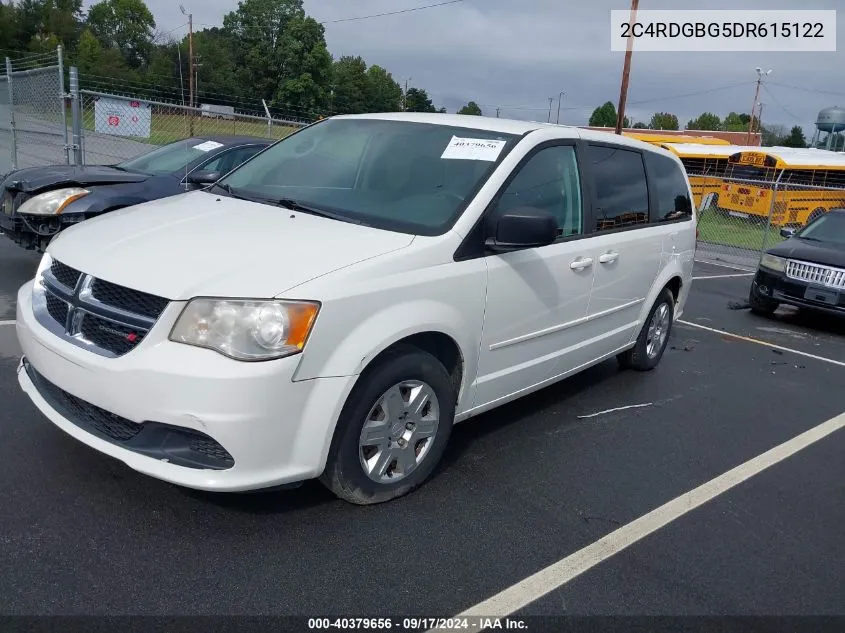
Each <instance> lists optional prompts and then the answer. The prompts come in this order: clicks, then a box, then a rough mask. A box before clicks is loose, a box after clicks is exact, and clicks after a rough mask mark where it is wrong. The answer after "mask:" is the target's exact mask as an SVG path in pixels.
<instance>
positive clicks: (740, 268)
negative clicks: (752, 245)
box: [693, 259, 749, 270]
mask: <svg viewBox="0 0 845 633" xmlns="http://www.w3.org/2000/svg"><path fill="white" fill-rule="evenodd" d="M693 261H695V263H697V264H705V265H707V266H719V267H720V268H730V269H731V270H749V267H748V266H736V265H731V264H717V263H716V262H711V261H709V260H707V259H696V260H693Z"/></svg>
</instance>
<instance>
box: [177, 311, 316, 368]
mask: <svg viewBox="0 0 845 633" xmlns="http://www.w3.org/2000/svg"><path fill="white" fill-rule="evenodd" d="M319 309H320V306H319V304H318V303H314V302H308V301H276V300H268V301H243V300H238V299H192V300H191V301H190V302H189V303H188V305H187V306H185V309H184V310H183V311H182V314H181V315H179V319H178V320H177V321H176V324H175V325H174V326H173V330H172V331H171V332H170V340H171V341H174V342H176V343H185V344H186V345H196V346H197V347H205V348H207V349H211V350H214V351H216V352H219V353H221V354H223V355H224V356H228V357H230V358H234V359H237V360H270V359H274V358H282V357H284V356H290V355H292V354H296V353H298V352H300V351H302V348H303V347H305V342H306V341H307V340H308V335H309V334H310V333H311V328H312V327H313V325H314V320H315V319H316V318H317V312H318V311H319Z"/></svg>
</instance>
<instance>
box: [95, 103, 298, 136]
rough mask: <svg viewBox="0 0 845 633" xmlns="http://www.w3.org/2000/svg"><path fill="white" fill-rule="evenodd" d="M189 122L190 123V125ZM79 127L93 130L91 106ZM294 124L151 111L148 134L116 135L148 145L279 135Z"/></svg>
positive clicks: (287, 130)
mask: <svg viewBox="0 0 845 633" xmlns="http://www.w3.org/2000/svg"><path fill="white" fill-rule="evenodd" d="M192 124H193V125H192ZM82 127H83V129H85V130H88V131H93V130H94V109H93V107H92V108H86V109H85V112H84V114H83V117H82ZM296 129H297V128H295V127H289V126H281V125H277V124H274V125H272V126H271V127H268V126H267V123H266V122H263V121H257V120H251V119H238V118H235V119H232V120H226V119H217V118H211V117H200V116H195V117H193V120H191V119H190V118H189V117H186V116H184V115H179V114H160V113H157V112H154V113H153V114H152V119H151V122H150V136H149V137H139V136H120V137H116V138H125V139H128V140H132V141H138V142H140V143H149V144H151V145H166V144H167V143H173V142H175V141H181V140H182V139H186V138H190V137H192V136H231V135H235V136H257V137H260V138H273V139H276V140H278V139H282V138H284V137H286V136H287V135H288V134H290V133H291V132H293V131H295V130H296Z"/></svg>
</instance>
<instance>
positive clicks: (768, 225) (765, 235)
mask: <svg viewBox="0 0 845 633" xmlns="http://www.w3.org/2000/svg"><path fill="white" fill-rule="evenodd" d="M781 178H783V169H781V170H780V174H778V179H777V180H776V181H775V187H774V189H773V190H772V202H771V203H770V204H769V217H768V218H766V230H765V231H764V232H763V243H762V244H761V245H760V257H759V258H758V259H757V267H758V268H759V267H760V262H761V261H763V253H765V252H766V244H767V243H768V241H769V231H770V230H771V227H772V215H773V214H774V212H775V204H777V199H778V188H779V187H780V179H781Z"/></svg>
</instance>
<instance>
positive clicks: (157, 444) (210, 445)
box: [23, 358, 235, 470]
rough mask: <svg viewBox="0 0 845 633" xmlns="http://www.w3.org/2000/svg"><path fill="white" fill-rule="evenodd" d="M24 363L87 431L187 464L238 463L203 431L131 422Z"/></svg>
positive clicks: (54, 402) (53, 402) (45, 392)
mask: <svg viewBox="0 0 845 633" xmlns="http://www.w3.org/2000/svg"><path fill="white" fill-rule="evenodd" d="M23 364H24V368H25V370H26V373H27V375H28V376H29V378H30V380H31V381H32V384H33V385H34V386H35V388H36V390H37V391H38V393H39V394H41V397H42V398H44V400H46V401H47V404H49V405H50V406H51V407H52V408H53V409H55V411H56V412H57V413H59V414H60V415H61V416H62V417H64V418H65V419H66V420H67V421H68V422H70V423H71V424H73V425H74V426H77V427H79V428H80V429H82V430H83V431H86V432H87V433H90V434H92V435H95V436H97V437H99V438H100V439H102V440H105V441H107V442H109V443H111V444H115V445H117V446H121V447H123V448H125V449H127V450H130V451H133V452H135V453H138V454H141V455H146V456H147V457H152V458H153V459H158V460H164V461H167V462H170V463H171V464H175V465H177V466H184V467H186V468H196V469H211V470H226V469H229V468H232V467H233V466H234V465H235V459H234V458H233V457H232V455H231V454H230V453H229V451H227V450H226V449H225V448H223V446H221V445H220V444H219V443H218V442H217V441H216V440H214V439H213V438H211V437H209V436H208V435H205V434H204V433H200V432H199V431H195V430H193V429H185V428H181V427H173V426H169V425H166V424H159V423H157V422H143V423H141V424H138V423H135V422H132V421H131V420H127V419H126V418H122V417H120V416H118V415H115V414H114V413H110V412H109V411H106V410H105V409H101V408H100V407H97V406H95V405H93V404H91V403H90V402H86V401H85V400H82V399H81V398H77V397H76V396H74V395H71V394H70V393H68V392H66V391H64V390H63V389H62V388H61V387H59V386H58V385H55V384H53V383H52V382H50V381H49V380H47V379H46V378H45V377H44V376H42V375H41V374H40V373H39V372H38V371H37V370H36V369H35V368H34V367H33V366H32V365H31V364H30V363H29V361H28V360H27V359H26V358H24V359H23Z"/></svg>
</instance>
